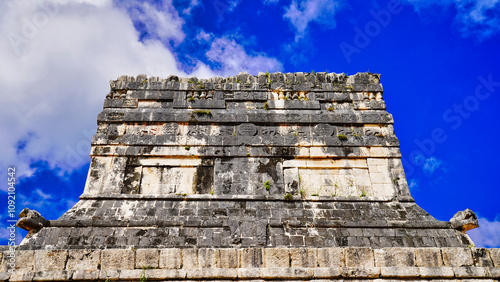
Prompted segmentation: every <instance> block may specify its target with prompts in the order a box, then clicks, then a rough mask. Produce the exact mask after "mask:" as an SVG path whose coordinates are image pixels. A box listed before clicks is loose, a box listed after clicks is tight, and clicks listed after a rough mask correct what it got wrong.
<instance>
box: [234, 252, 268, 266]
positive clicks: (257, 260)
mask: <svg viewBox="0 0 500 282" xmlns="http://www.w3.org/2000/svg"><path fill="white" fill-rule="evenodd" d="M262 252H263V249H261V248H244V249H238V257H239V258H240V263H239V267H240V268H254V267H261V266H262V265H263V263H264V262H263V259H262Z"/></svg>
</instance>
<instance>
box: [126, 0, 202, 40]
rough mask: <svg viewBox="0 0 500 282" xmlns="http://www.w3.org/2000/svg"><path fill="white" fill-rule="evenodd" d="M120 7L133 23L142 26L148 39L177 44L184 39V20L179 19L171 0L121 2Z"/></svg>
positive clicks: (195, 3) (195, 2)
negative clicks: (126, 12)
mask: <svg viewBox="0 0 500 282" xmlns="http://www.w3.org/2000/svg"><path fill="white" fill-rule="evenodd" d="M150 2H151V3H150ZM193 2H194V3H193ZM197 4H198V3H197V1H196V0H194V1H191V5H197ZM120 6H121V7H124V8H126V9H127V11H128V12H129V14H130V16H131V18H132V20H133V21H134V22H139V23H141V24H143V25H144V26H145V29H146V32H147V34H148V35H149V37H151V38H153V39H155V37H158V38H159V39H160V40H162V41H163V42H169V41H173V42H174V43H175V44H179V43H181V42H182V41H183V40H184V38H185V37H186V35H185V34H184V32H183V31H182V26H183V24H184V20H183V19H182V18H181V17H179V14H178V13H177V10H175V7H174V5H173V3H172V0H162V1H159V2H154V1H138V0H133V1H123V2H120ZM190 8H191V6H190ZM189 13H190V10H189V11H188V14H189Z"/></svg>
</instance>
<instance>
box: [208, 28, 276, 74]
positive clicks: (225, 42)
mask: <svg viewBox="0 0 500 282" xmlns="http://www.w3.org/2000/svg"><path fill="white" fill-rule="evenodd" d="M206 56H207V58H208V59H209V60H211V61H213V62H217V63H219V64H220V65H221V68H220V72H219V73H220V74H221V75H224V76H225V75H235V74H238V73H239V72H241V71H246V72H248V73H250V74H254V75H255V74H257V73H258V72H259V71H270V72H271V71H278V70H282V69H283V65H282V64H281V63H280V62H279V61H278V60H276V59H274V58H268V57H266V56H265V55H264V54H250V55H249V54H247V52H246V51H245V49H244V48H243V46H241V45H239V44H237V43H236V42H235V41H234V40H233V39H229V38H227V37H222V38H217V39H215V40H214V41H213V42H212V45H211V47H210V50H208V52H207V53H206Z"/></svg>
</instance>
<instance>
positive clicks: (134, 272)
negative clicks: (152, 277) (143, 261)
mask: <svg viewBox="0 0 500 282" xmlns="http://www.w3.org/2000/svg"><path fill="white" fill-rule="evenodd" d="M141 278H147V277H146V270H145V269H144V270H143V269H124V270H122V271H120V280H139V279H141Z"/></svg>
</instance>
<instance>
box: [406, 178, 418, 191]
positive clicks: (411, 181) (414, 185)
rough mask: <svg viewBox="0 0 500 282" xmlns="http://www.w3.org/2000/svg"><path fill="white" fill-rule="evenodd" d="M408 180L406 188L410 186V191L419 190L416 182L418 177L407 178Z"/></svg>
mask: <svg viewBox="0 0 500 282" xmlns="http://www.w3.org/2000/svg"><path fill="white" fill-rule="evenodd" d="M408 180H409V182H408V188H410V191H417V190H419V189H418V187H419V184H418V182H419V181H418V179H415V178H411V179H408Z"/></svg>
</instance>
